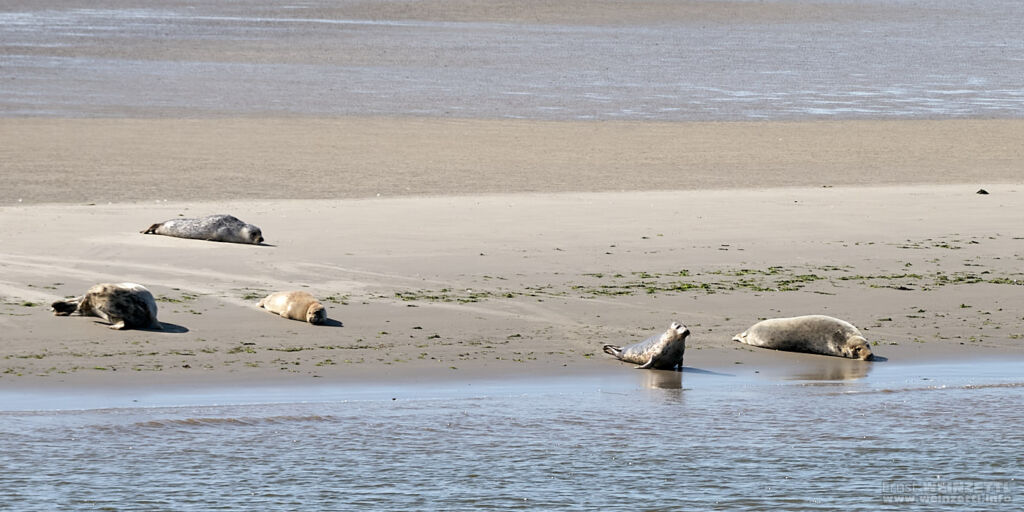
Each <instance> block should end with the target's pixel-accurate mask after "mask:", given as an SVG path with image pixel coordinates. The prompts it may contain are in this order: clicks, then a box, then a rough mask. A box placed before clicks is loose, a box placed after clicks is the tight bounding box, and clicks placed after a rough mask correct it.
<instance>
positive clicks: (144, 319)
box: [50, 283, 163, 329]
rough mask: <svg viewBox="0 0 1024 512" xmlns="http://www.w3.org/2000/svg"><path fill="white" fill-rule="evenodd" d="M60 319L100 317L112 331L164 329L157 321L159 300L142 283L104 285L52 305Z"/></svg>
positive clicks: (54, 312)
mask: <svg viewBox="0 0 1024 512" xmlns="http://www.w3.org/2000/svg"><path fill="white" fill-rule="evenodd" d="M50 308H51V309H52V310H53V314H54V315H57V316H68V315H72V314H74V315H81V316H98V317H100V318H102V319H104V320H106V321H108V322H110V324H111V325H110V328H111V329H131V328H140V327H141V328H150V329H163V326H162V325H160V322H159V321H157V319H156V300H154V299H153V294H152V293H149V290H147V289H146V287H144V286H142V285H141V284H135V283H119V284H115V283H102V284H98V285H96V286H93V287H92V288H89V290H88V291H86V292H85V295H83V296H81V297H75V298H73V299H64V300H58V301H56V302H54V303H53V304H51V305H50Z"/></svg>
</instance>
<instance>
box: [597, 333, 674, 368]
mask: <svg viewBox="0 0 1024 512" xmlns="http://www.w3.org/2000/svg"><path fill="white" fill-rule="evenodd" d="M689 335H690V330H689V329H687V328H686V326H685V325H683V324H681V323H679V322H672V325H671V326H669V328H668V330H667V331H665V332H663V333H661V334H655V335H654V336H651V337H650V338H647V339H646V340H644V341H641V342H640V343H635V344H633V345H630V346H628V347H626V348H622V347H619V346H616V345H605V346H604V351H605V353H607V354H611V355H613V356H615V357H617V358H618V359H619V360H621V361H626V362H628V363H636V364H638V365H640V366H637V368H653V369H655V370H672V369H675V368H679V369H680V370H682V369H683V352H684V351H686V337H687V336H689Z"/></svg>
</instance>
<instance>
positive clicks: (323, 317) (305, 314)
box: [259, 291, 327, 325]
mask: <svg viewBox="0 0 1024 512" xmlns="http://www.w3.org/2000/svg"><path fill="white" fill-rule="evenodd" d="M259 307H261V308H263V309H266V310H267V311H270V312H271V313H277V314H279V315H281V316H283V317H285V318H291V319H292V320H302V321H306V322H309V323H311V324H313V325H319V324H322V323H324V322H326V321H327V310H326V309H324V305H323V304H321V303H320V301H318V300H316V298H315V297H313V296H312V295H310V294H309V293H306V292H303V291H292V292H276V293H271V294H270V295H267V296H266V297H264V298H263V299H261V300H260V302H259Z"/></svg>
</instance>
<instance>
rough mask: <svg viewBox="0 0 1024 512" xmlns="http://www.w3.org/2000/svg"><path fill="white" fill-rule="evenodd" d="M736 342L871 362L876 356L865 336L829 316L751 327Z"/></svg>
mask: <svg viewBox="0 0 1024 512" xmlns="http://www.w3.org/2000/svg"><path fill="white" fill-rule="evenodd" d="M732 339H733V341H739V342H740V343H746V344H747V345H753V346H755V347H764V348H771V349H775V350H790V351H793V352H810V353H812V354H824V355H827V356H839V357H849V358H851V359H863V360H865V361H870V360H871V359H872V358H873V357H874V356H873V355H872V354H871V347H870V346H869V345H868V341H867V340H866V339H864V336H863V335H862V334H861V333H860V331H859V330H857V328H856V327H854V326H853V325H852V324H850V323H849V322H847V321H845V320H840V319H838V318H832V317H830V316H825V315H808V316H797V317H792V318H770V319H768V320H763V321H761V322H758V323H756V324H754V325H753V326H751V327H750V328H749V329H747V330H746V331H744V332H743V333H742V334H737V335H736V336H734V337H733V338H732Z"/></svg>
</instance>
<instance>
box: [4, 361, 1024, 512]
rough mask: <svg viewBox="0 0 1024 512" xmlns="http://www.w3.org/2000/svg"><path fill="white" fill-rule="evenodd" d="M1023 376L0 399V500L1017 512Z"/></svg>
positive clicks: (123, 506) (759, 378) (1013, 372)
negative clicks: (0, 473) (0, 466)
mask: <svg viewBox="0 0 1024 512" xmlns="http://www.w3.org/2000/svg"><path fill="white" fill-rule="evenodd" d="M823 359H831V358H823ZM828 368H831V370H828ZM1019 368H1020V362H1019V361H1010V362H975V363H956V364H933V365H916V366H900V365H897V364H892V363H860V362H852V361H840V362H837V363H836V364H835V365H831V364H827V363H823V365H822V366H819V367H816V368H815V369H812V370H813V371H812V373H811V374H808V373H807V370H806V369H776V370H774V371H772V372H768V371H762V372H761V373H753V370H751V369H750V368H744V367H739V366H738V367H737V369H736V371H735V372H734V373H726V372H725V371H719V372H712V371H704V370H698V369H694V368H687V369H686V371H685V372H683V373H675V372H662V371H636V370H632V369H631V368H630V367H628V366H626V365H623V366H622V368H621V370H617V371H612V372H609V373H608V374H607V375H601V376H583V377H580V376H575V377H564V378H545V379H518V380H516V379H513V380H504V381H487V382H457V381H452V382H447V383H436V384H431V385H429V386H427V385H408V386H397V385H396V386H352V385H345V386H341V385H321V386H310V387H296V386H289V387H280V388H273V387H267V388H264V389H252V388H250V389H227V388H225V389H219V390H208V391H206V392H202V393H190V392H186V391H182V392H178V391H175V390H164V391H159V392H158V391H154V390H149V391H127V390H126V391H121V392H104V393H99V392H97V393H90V392H82V391H80V392H78V393H76V394H75V395H74V396H60V395H55V394H52V393H47V392H40V393H37V394H33V393H24V392H22V393H12V392H5V393H3V394H2V395H0V404H2V409H4V412H0V453H3V454H4V457H3V464H4V468H3V469H4V473H3V474H4V476H3V483H4V485H3V486H2V488H0V503H3V504H4V505H6V507H5V508H7V507H9V508H12V509H18V510H51V509H54V508H57V509H61V510H96V509H108V510H171V509H173V510H216V509H247V510H253V509H261V510H280V509H305V510H309V509H316V510H354V509H367V508H370V509H374V510H409V509H445V510H476V509H500V510H507V509H568V510H572V509H585V510H597V509H600V510H635V509H637V508H642V509H646V510H683V509H686V510H694V509H723V510H734V509H740V508H742V509H746V510H777V509H786V510H903V509H906V508H908V506H909V507H910V508H911V509H914V508H915V507H918V508H920V509H925V508H927V509H934V508H935V507H936V504H942V505H943V507H944V508H945V507H949V508H956V509H957V510H1018V509H1019V507H1020V504H1021V502H1022V501H1021V500H1022V499H1024V496H1022V495H1021V490H1020V487H1019V486H1018V479H1019V478H1020V476H1021V475H1020V468H1021V467H1022V465H1024V455H1022V454H1024V432H1022V431H1021V429H1020V424H1021V420H1022V419H1024V412H1022V411H1024V376H1022V374H1021V372H1020V370H1019ZM823 369H824V370H823ZM730 370H731V369H730ZM821 379H824V380H821ZM831 379H839V380H831ZM103 403H105V404H106V405H105V406H104V408H92V407H95V406H97V405H100V404H103Z"/></svg>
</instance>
